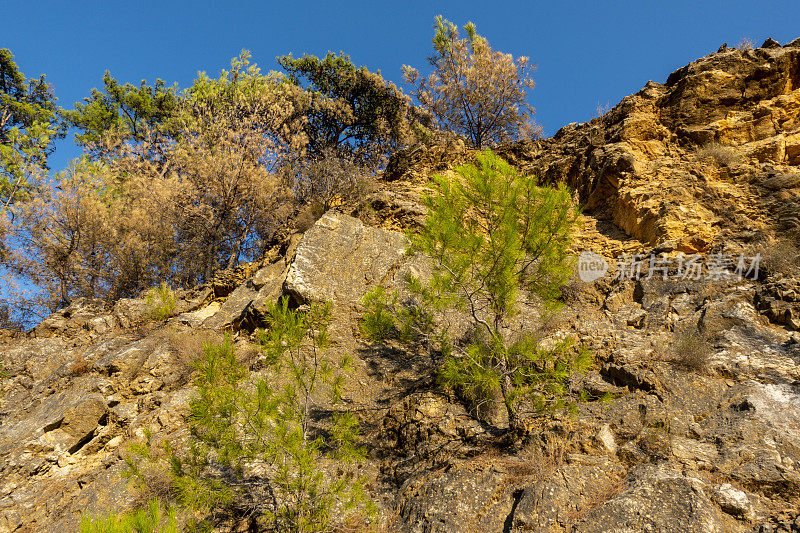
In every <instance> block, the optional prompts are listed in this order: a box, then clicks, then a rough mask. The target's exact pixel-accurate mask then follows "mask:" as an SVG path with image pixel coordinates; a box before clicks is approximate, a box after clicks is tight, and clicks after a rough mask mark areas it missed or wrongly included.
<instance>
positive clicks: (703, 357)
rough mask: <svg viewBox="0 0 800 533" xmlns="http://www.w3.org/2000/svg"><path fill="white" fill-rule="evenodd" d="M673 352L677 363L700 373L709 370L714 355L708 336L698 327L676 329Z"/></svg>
mask: <svg viewBox="0 0 800 533" xmlns="http://www.w3.org/2000/svg"><path fill="white" fill-rule="evenodd" d="M672 353H673V356H674V358H675V359H674V361H675V363H676V364H678V365H679V366H682V367H683V368H685V369H687V370H691V371H693V372H698V373H703V372H706V371H707V370H708V363H709V360H710V359H711V355H712V352H711V346H710V345H709V342H708V336H707V335H705V334H703V333H701V332H700V331H698V330H697V328H696V327H683V328H680V329H676V330H675V337H674V341H673V343H672Z"/></svg>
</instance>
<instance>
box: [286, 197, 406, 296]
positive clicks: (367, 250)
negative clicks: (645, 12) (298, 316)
mask: <svg viewBox="0 0 800 533" xmlns="http://www.w3.org/2000/svg"><path fill="white" fill-rule="evenodd" d="M406 247H407V242H406V238H405V236H404V235H403V234H401V233H397V232H393V231H387V230H382V229H378V228H372V227H367V226H365V225H364V224H363V223H362V222H361V221H360V220H358V219H356V218H353V217H349V216H346V215H341V214H338V213H336V212H333V211H329V212H327V213H325V214H324V215H323V216H322V218H320V219H319V220H318V221H317V223H316V224H315V225H314V227H312V228H311V229H310V230H309V231H308V232H306V234H305V235H303V239H302V240H301V241H300V244H299V245H298V247H297V252H296V254H295V258H294V261H293V262H292V263H291V265H290V267H289V272H288V275H287V277H286V282H285V284H284V290H285V292H286V293H287V294H289V295H291V296H292V297H294V298H296V299H297V300H298V301H300V302H312V301H341V302H357V301H359V300H360V299H361V297H362V296H363V295H364V293H365V292H366V291H367V290H368V288H369V286H370V285H374V284H379V283H380V282H381V281H382V280H383V278H384V277H386V276H387V275H388V274H389V273H390V271H391V270H392V268H394V267H396V266H397V265H398V264H399V262H400V260H401V259H402V258H403V256H404V254H405V250H406Z"/></svg>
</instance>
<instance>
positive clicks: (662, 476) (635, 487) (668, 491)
mask: <svg viewBox="0 0 800 533" xmlns="http://www.w3.org/2000/svg"><path fill="white" fill-rule="evenodd" d="M705 491H706V485H705V483H703V482H702V481H701V480H700V479H698V478H694V477H689V476H686V475H685V474H682V473H681V472H680V471H678V470H675V469H673V468H672V467H670V466H663V465H662V466H659V465H653V464H645V465H642V466H640V467H637V468H635V469H634V470H633V471H632V472H631V473H630V474H629V481H628V483H627V487H625V488H624V489H623V490H622V491H621V493H620V494H618V495H616V496H613V497H612V498H610V499H608V500H607V501H605V502H603V503H602V504H601V505H600V506H599V507H597V508H596V509H594V510H592V511H590V512H589V513H588V514H587V516H586V517H585V518H584V519H582V520H580V521H579V522H577V524H575V527H574V529H573V531H576V532H587V533H588V532H593V533H600V532H608V533H611V532H614V533H617V532H622V531H652V532H664V533H667V532H670V531H703V532H706V533H715V532H722V531H723V527H722V523H721V522H720V519H719V517H718V516H717V510H716V506H715V505H714V504H713V503H712V502H711V500H710V499H709V498H708V496H707V495H706V492H705Z"/></svg>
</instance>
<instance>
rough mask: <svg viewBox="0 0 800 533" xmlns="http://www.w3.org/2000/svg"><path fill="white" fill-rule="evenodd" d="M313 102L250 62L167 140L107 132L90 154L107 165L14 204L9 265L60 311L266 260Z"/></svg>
mask: <svg viewBox="0 0 800 533" xmlns="http://www.w3.org/2000/svg"><path fill="white" fill-rule="evenodd" d="M302 99H303V93H302V90H301V89H299V88H298V87H296V86H295V85H293V84H291V83H285V78H283V77H282V76H281V75H279V74H275V73H271V74H268V75H261V74H260V71H259V70H258V69H257V68H256V67H255V65H250V64H249V61H248V58H247V56H246V55H243V56H241V57H239V58H238V59H236V60H234V61H233V63H232V68H231V70H230V71H223V74H222V76H221V77H220V79H218V80H212V79H210V78H208V77H206V76H201V77H200V78H198V80H196V81H195V84H194V85H193V87H192V88H191V89H190V90H188V91H187V92H186V94H185V95H184V97H183V98H182V99H181V100H180V103H179V105H178V108H177V109H176V111H175V115H174V116H173V117H172V118H171V122H170V128H169V129H168V130H165V129H164V128H158V127H154V128H151V129H148V128H147V127H143V131H141V132H139V135H137V136H136V138H135V139H131V138H130V136H129V135H126V134H125V132H121V131H117V130H114V129H111V130H108V131H104V132H103V135H102V136H101V137H100V138H99V139H98V140H96V141H95V144H96V145H97V146H94V147H93V148H91V149H90V153H91V152H95V153H100V154H103V157H102V158H99V159H98V160H97V161H94V162H91V161H87V160H85V159H84V160H81V161H79V162H76V163H74V164H73V165H72V166H71V167H70V168H69V169H68V170H67V171H65V172H64V173H63V174H61V175H59V176H58V177H57V179H55V180H52V181H51V182H47V183H43V184H42V187H41V188H40V189H39V190H38V192H37V194H36V195H34V196H33V197H31V198H30V199H29V200H28V201H26V202H19V203H17V204H15V205H14V212H13V215H14V216H13V218H14V223H13V225H12V226H11V227H6V228H5V229H3V230H2V234H3V235H2V236H4V238H5V241H6V242H13V243H14V249H13V250H10V251H8V252H7V253H4V257H3V260H4V262H5V264H6V265H7V266H8V268H9V269H10V270H12V271H13V272H15V274H17V275H19V276H21V277H22V278H24V279H25V280H27V281H28V282H29V283H31V284H33V285H36V286H38V287H40V288H41V289H42V292H43V293H44V297H43V301H42V302H41V304H42V306H43V307H45V308H50V309H56V308H59V307H63V306H64V305H65V304H67V303H68V302H70V301H71V300H73V299H74V298H76V297H78V296H87V297H95V298H105V299H108V300H115V299H118V298H120V297H125V296H129V297H130V296H135V295H137V294H139V293H140V292H141V291H142V290H145V289H146V288H148V287H152V286H155V285H158V284H159V283H160V282H162V281H166V282H168V283H170V284H172V285H174V286H175V285H177V286H188V285H193V284H196V283H199V282H203V281H206V280H208V279H209V278H210V277H211V276H212V274H213V272H214V270H216V269H218V268H227V267H232V266H234V265H236V264H237V263H238V262H240V261H242V260H248V259H250V258H252V257H255V256H257V255H258V254H260V252H261V251H262V250H261V248H262V246H263V245H262V242H263V241H264V240H265V239H269V238H271V236H272V235H274V234H275V232H276V231H277V230H278V228H280V227H282V226H283V224H284V223H285V216H286V214H287V212H288V211H287V209H286V205H287V204H290V203H291V194H290V192H289V191H287V190H286V187H285V186H284V185H283V183H282V181H281V178H280V177H279V176H278V173H277V169H278V167H279V166H280V165H282V164H283V163H284V161H285V160H287V159H289V158H290V155H291V156H292V157H293V156H294V154H297V153H301V152H302V151H303V150H304V147H305V145H306V144H307V139H306V137H305V135H304V134H303V132H302V129H301V128H302V124H303V118H302V117H297V116H296V114H295V109H296V104H297V103H298V102H300V101H301V100H302ZM4 252H5V251H4Z"/></svg>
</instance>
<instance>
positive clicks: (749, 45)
mask: <svg viewBox="0 0 800 533" xmlns="http://www.w3.org/2000/svg"><path fill="white" fill-rule="evenodd" d="M753 48H755V43H753V40H752V39H750V38H749V37H742V38H741V40H740V41H739V44H737V45H736V49H737V50H741V51H742V52H746V51H747V50H752V49H753Z"/></svg>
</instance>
